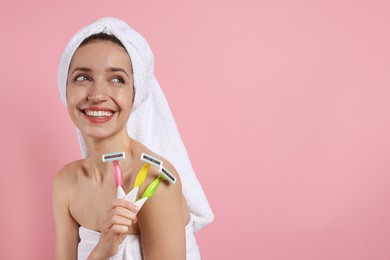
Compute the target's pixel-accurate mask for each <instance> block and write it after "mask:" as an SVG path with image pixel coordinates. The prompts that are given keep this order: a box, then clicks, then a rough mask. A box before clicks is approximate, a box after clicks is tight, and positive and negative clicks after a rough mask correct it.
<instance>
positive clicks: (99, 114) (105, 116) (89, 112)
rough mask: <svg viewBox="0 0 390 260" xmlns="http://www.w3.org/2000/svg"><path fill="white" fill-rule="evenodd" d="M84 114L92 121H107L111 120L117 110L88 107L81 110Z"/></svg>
mask: <svg viewBox="0 0 390 260" xmlns="http://www.w3.org/2000/svg"><path fill="white" fill-rule="evenodd" d="M80 111H81V112H82V114H83V116H84V117H85V118H86V119H87V120H88V121H90V122H91V123H105V122H107V121H109V120H110V119H111V118H112V117H113V115H114V114H115V111H113V110H111V109H108V108H101V107H88V108H85V109H81V110H80Z"/></svg>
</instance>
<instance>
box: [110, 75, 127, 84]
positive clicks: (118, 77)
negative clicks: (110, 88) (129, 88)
mask: <svg viewBox="0 0 390 260" xmlns="http://www.w3.org/2000/svg"><path fill="white" fill-rule="evenodd" d="M113 80H118V82H115V83H121V84H124V83H125V80H124V79H123V78H122V77H120V76H117V77H114V78H112V79H111V81H113Z"/></svg>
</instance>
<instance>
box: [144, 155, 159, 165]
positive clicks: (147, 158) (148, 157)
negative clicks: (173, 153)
mask: <svg viewBox="0 0 390 260" xmlns="http://www.w3.org/2000/svg"><path fill="white" fill-rule="evenodd" d="M141 160H142V161H144V162H146V163H148V164H151V165H154V166H157V167H160V166H161V165H162V161H161V160H160V159H157V158H156V157H153V156H151V155H149V154H146V153H142V154H141Z"/></svg>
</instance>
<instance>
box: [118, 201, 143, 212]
mask: <svg viewBox="0 0 390 260" xmlns="http://www.w3.org/2000/svg"><path fill="white" fill-rule="evenodd" d="M112 206H113V207H123V208H126V209H128V210H130V211H132V212H134V213H137V212H138V210H139V209H138V207H137V205H135V204H134V203H132V202H130V201H128V200H124V199H115V200H114V201H113V202H112Z"/></svg>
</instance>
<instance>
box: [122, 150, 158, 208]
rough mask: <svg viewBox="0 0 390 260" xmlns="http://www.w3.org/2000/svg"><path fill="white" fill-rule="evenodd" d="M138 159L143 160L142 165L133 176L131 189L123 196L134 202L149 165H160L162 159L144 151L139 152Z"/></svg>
mask: <svg viewBox="0 0 390 260" xmlns="http://www.w3.org/2000/svg"><path fill="white" fill-rule="evenodd" d="M140 160H141V161H144V162H145V163H144V166H143V167H142V168H141V170H140V171H139V172H138V174H137V177H136V178H135V182H134V186H133V189H132V190H131V191H130V192H129V193H128V194H127V195H126V196H125V199H126V200H129V201H131V202H135V200H136V199H137V195H138V190H139V187H141V185H142V184H143V183H144V181H145V178H146V175H147V174H148V170H149V168H150V166H151V165H154V166H157V167H161V166H162V161H161V160H160V159H157V158H156V157H154V156H151V155H149V154H146V153H142V154H141V158H140ZM140 208H141V207H140Z"/></svg>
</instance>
